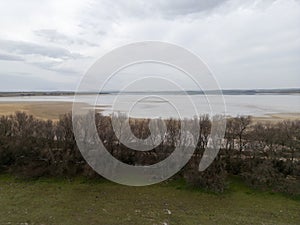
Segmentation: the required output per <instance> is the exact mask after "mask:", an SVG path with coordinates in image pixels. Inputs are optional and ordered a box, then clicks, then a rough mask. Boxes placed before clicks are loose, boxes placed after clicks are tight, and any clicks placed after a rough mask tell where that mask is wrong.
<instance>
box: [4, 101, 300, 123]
mask: <svg viewBox="0 0 300 225" xmlns="http://www.w3.org/2000/svg"><path fill="white" fill-rule="evenodd" d="M72 104H73V103H72V102H22V101H19V102H0V115H9V114H13V113H15V112H16V111H24V112H26V113H28V114H31V115H33V116H35V117H37V118H40V119H50V120H57V119H59V116H60V115H62V114H65V113H68V112H71V111H72ZM253 120H254V122H279V121H283V120H300V113H274V114H266V115H265V116H254V117H253Z"/></svg>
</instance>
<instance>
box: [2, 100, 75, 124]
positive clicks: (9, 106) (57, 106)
mask: <svg viewBox="0 0 300 225" xmlns="http://www.w3.org/2000/svg"><path fill="white" fill-rule="evenodd" d="M16 111H24V112H26V113H28V114H31V115H33V116H35V117H37V118H39V119H50V120H57V119H59V116H60V115H62V114H65V113H68V112H70V111H72V102H0V115H9V114H13V113H15V112H16Z"/></svg>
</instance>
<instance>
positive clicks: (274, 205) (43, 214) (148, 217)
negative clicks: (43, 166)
mask: <svg viewBox="0 0 300 225" xmlns="http://www.w3.org/2000/svg"><path fill="white" fill-rule="evenodd" d="M168 211H169V212H171V214H169V213H168ZM26 223H27V224H56V225H57V224H72V225H76V224H80V225H81V224H125V225H126V224H138V225H139V224H143V225H147V224H163V223H167V224H180V225H189V224H300V201H299V200H297V199H291V198H288V197H286V196H283V195H280V194H274V193H270V192H260V191H254V190H252V189H249V188H247V187H246V186H244V185H243V184H241V182H239V181H238V180H236V179H231V181H230V183H229V190H228V191H226V192H225V193H223V194H213V193H207V192H204V191H199V190H196V189H191V188H187V187H186V186H185V184H184V183H183V182H180V181H176V182H175V181H173V182H169V183H162V184H158V185H153V186H147V187H127V186H121V185H118V184H114V183H111V182H108V181H104V180H99V181H88V180H85V179H83V178H76V179H74V180H73V181H68V180H66V179H40V180H35V181H22V180H17V179H14V178H12V177H11V176H7V175H1V176H0V224H1V225H2V224H26Z"/></svg>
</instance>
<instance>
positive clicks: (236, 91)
mask: <svg viewBox="0 0 300 225" xmlns="http://www.w3.org/2000/svg"><path fill="white" fill-rule="evenodd" d="M147 93H149V94H160V95H181V94H189V95H204V94H209V95H218V94H220V93H222V94H223V95H264V94H278V95H282V94H300V88H287V89H225V90H221V92H220V90H207V91H201V90H200V91H198V90H197V91H195V90H187V91H130V92H129V91H127V92H119V91H103V92H93V91H86V92H76V94H80V95H93V94H147ZM68 95H71V96H72V95H75V92H74V91H19V92H14V91H12V92H10V91H7V92H0V97H22V96H68Z"/></svg>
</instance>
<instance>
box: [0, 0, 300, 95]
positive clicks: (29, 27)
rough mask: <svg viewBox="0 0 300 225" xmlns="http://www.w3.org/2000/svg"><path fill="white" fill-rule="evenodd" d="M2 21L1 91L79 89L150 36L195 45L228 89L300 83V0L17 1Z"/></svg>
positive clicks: (5, 7) (4, 9)
mask: <svg viewBox="0 0 300 225" xmlns="http://www.w3.org/2000/svg"><path fill="white" fill-rule="evenodd" d="M0 28H1V30H0V81H1V82H0V91H30V90H35V91H37V90H75V89H76V87H77V86H78V83H79V81H80V79H81V77H82V76H83V75H84V74H85V73H86V72H87V70H88V69H89V68H90V67H91V66H92V65H93V64H94V63H95V62H96V60H97V59H99V58H100V57H101V56H103V55H105V54H106V53H107V52H109V51H111V50H112V49H114V48H117V47H120V46H123V45H126V44H129V43H132V42H135V41H144V40H157V41H165V42H169V43H173V44H177V45H179V46H182V47H184V48H186V49H188V50H191V51H192V52H194V53H195V54H197V55H198V56H199V57H200V58H201V59H202V60H203V61H204V62H205V63H206V64H207V65H208V66H209V68H210V70H211V71H212V72H213V74H214V75H215V77H216V79H217V81H218V83H219V85H220V87H221V88H222V89H253V88H254V89H259V88H299V87H300V1H299V0H277V1H275V0H257V1H256V0H251V1H250V0H228V1H220V0H210V1H204V0H182V1H179V0H161V1H157V0H153V1H146V0H144V1H143V0H141V1H137V0H131V1H122V0H114V1H110V0H98V1H97V0H27V1H19V0H10V1H0ZM138 72H139V71H138V70H137V71H136V73H137V74H135V75H136V76H138ZM174 74H175V75H174V76H176V73H174ZM119 79H120V80H119V81H120V82H119V81H118V80H117V79H116V82H112V83H111V85H110V87H109V88H111V89H117V88H119V86H118V84H121V83H122V79H125V78H124V76H123V77H121V76H120V78H119ZM126 79H129V78H126ZM180 80H181V82H182V83H184V82H185V79H184V78H182V77H181V78H180ZM186 86H187V89H188V88H189V85H188V84H187V85H186ZM190 88H191V87H190Z"/></svg>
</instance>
